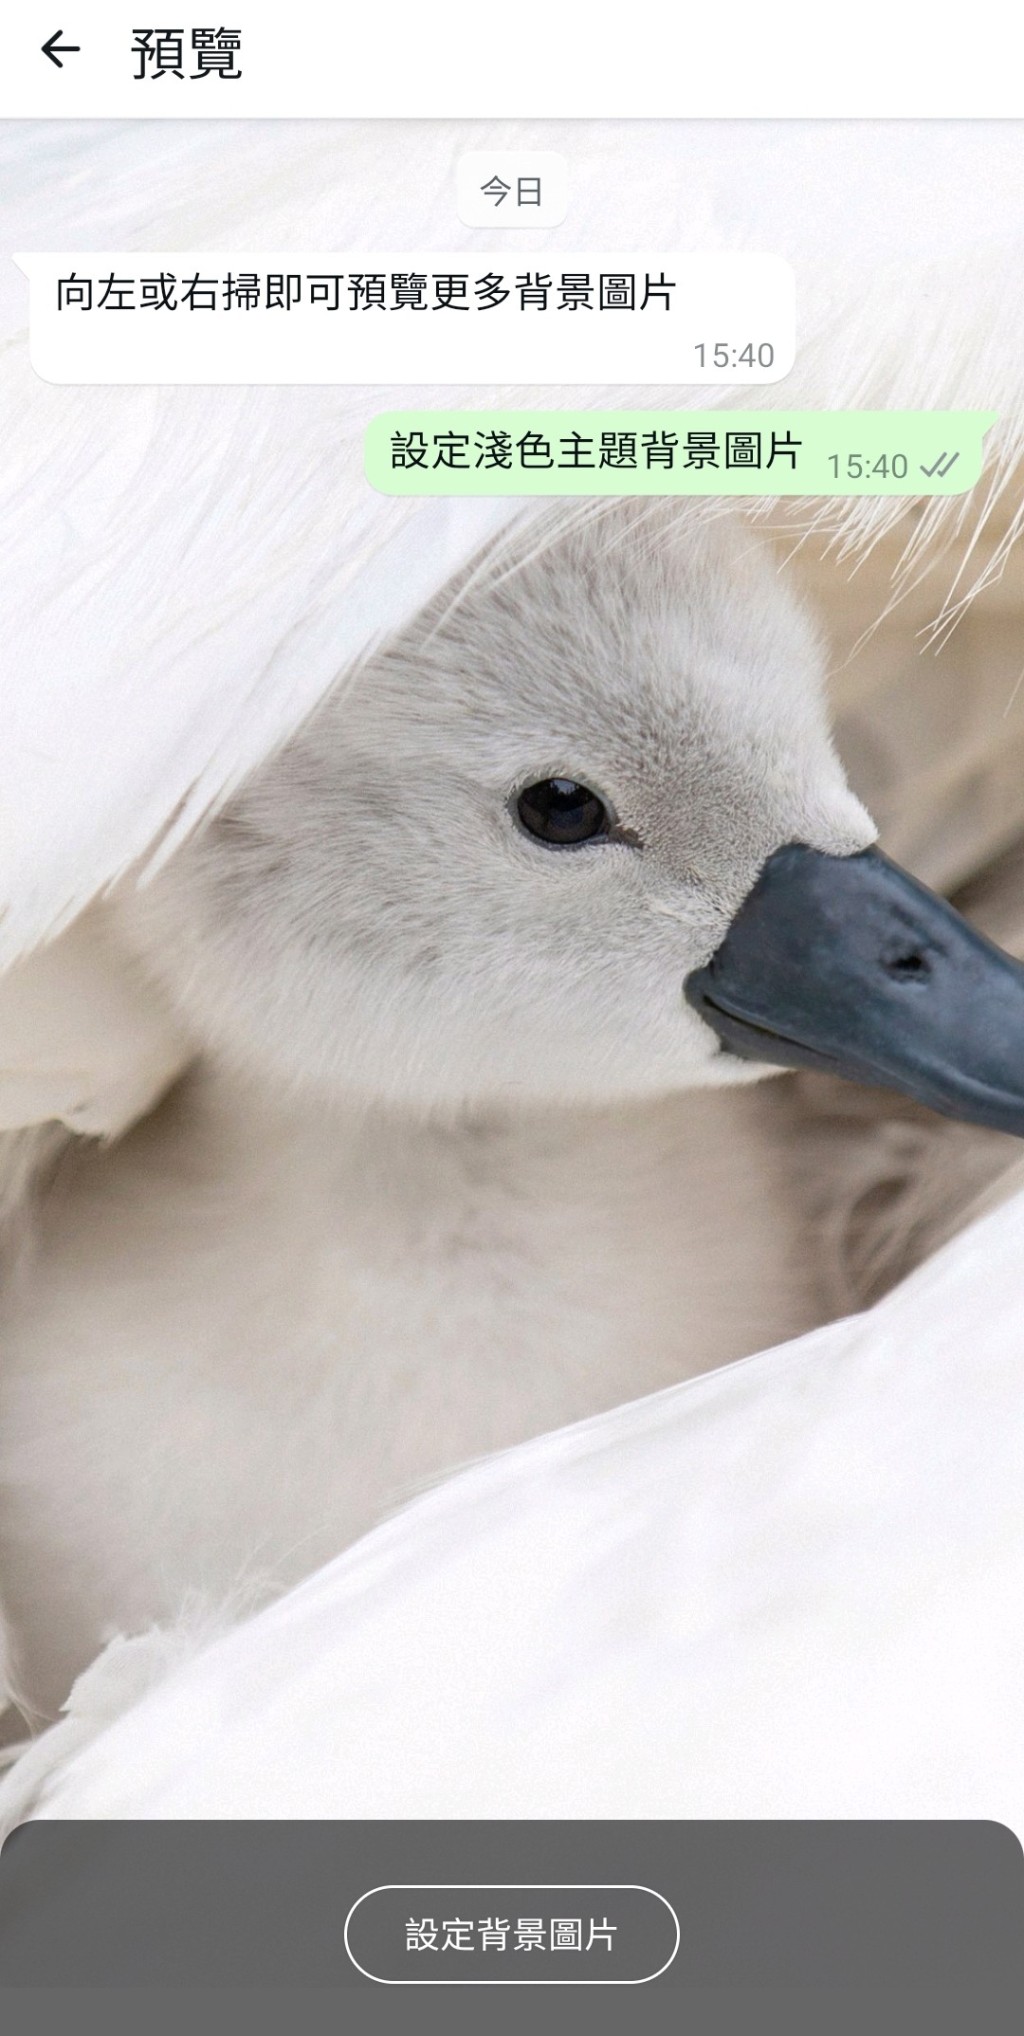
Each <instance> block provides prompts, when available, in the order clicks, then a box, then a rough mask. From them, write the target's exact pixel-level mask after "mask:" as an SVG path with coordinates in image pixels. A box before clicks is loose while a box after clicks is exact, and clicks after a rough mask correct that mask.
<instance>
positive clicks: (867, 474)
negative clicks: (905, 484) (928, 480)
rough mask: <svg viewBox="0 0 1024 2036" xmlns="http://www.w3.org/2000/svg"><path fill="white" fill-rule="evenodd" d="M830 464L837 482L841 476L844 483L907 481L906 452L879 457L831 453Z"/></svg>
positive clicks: (866, 454) (884, 454)
mask: <svg viewBox="0 0 1024 2036" xmlns="http://www.w3.org/2000/svg"><path fill="white" fill-rule="evenodd" d="M828 464H829V467H830V468H831V471H832V474H833V477H834V479H835V480H837V481H838V480H839V478H840V475H841V476H842V478H843V480H844V481H905V480H906V478H907V455H906V453H905V452H882V453H879V454H878V455H877V457H876V456H875V455H874V454H873V453H869V452H868V453H865V452H847V453H842V452H830V453H829V456H828Z"/></svg>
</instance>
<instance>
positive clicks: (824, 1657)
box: [0, 1193, 1024, 1830]
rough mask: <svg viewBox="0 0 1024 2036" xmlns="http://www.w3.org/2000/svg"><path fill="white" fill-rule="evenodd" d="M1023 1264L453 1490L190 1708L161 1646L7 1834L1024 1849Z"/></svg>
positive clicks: (80, 1733)
mask: <svg viewBox="0 0 1024 2036" xmlns="http://www.w3.org/2000/svg"><path fill="white" fill-rule="evenodd" d="M1022 1241H1024V1195H1022V1194H1020V1193H1018V1194H1017V1195H1016V1196H1015V1198H1014V1199H1013V1200H1012V1201H1010V1202H1009V1203H1008V1204H1007V1205H1006V1206H1005V1207H1003V1208H1002V1209H1000V1210H998V1211H997V1212H995V1213H994V1214H992V1215H990V1216H988V1217H987V1218H986V1219H984V1220H983V1221H982V1222H980V1223H978V1224H977V1225H975V1226H974V1227H973V1228H972V1229H971V1230H969V1231H968V1232H967V1233H966V1234H965V1235H963V1236H962V1237H960V1238H959V1239H958V1240H956V1241H955V1242H954V1243H953V1244H952V1245H950V1246H948V1247H947V1248H946V1249H945V1250H944V1251H943V1252H942V1253H941V1254H940V1255H939V1256H938V1257H937V1258H936V1259H934V1260H933V1261H932V1262H931V1263H930V1264H928V1265H927V1266H925V1267H924V1268H922V1269H921V1270H920V1271H919V1272H918V1273H917V1274H916V1275H915V1276H914V1277H913V1278H911V1279H910V1280H908V1281H907V1282H906V1283H905V1284H904V1285H903V1286H902V1287H901V1288H899V1289H898V1290H897V1291H896V1292H895V1293H893V1294H892V1295H891V1296H889V1298H888V1299H886V1300H885V1301H883V1302H881V1303H880V1304H878V1305H877V1306H876V1307H875V1308H874V1309H872V1310H871V1311H870V1313H869V1314H867V1315H864V1316H860V1317H854V1318H853V1319H851V1320H848V1321H845V1322H839V1323H835V1324H833V1325H831V1326H830V1327H828V1328H826V1329H823V1330H820V1331H818V1332H817V1333H816V1334H814V1335H812V1336H808V1337H804V1338H802V1339H801V1340H800V1341H799V1342H796V1343H792V1344H790V1345H788V1346H787V1347H785V1348H784V1349H781V1350H774V1351H769V1352H766V1353H765V1354H763V1355H761V1356H758V1357H756V1358H751V1359H749V1360H748V1361H747V1362H745V1363H743V1364H739V1365H733V1366H731V1367H729V1368H727V1369H726V1370H724V1371H720V1372H717V1373H714V1374H712V1375H711V1376H709V1377H706V1378H702V1379H699V1380H696V1381H694V1382H693V1383H691V1384H690V1385H686V1386H682V1387H677V1388H674V1389H672V1390H670V1391H668V1392H664V1393H660V1394H657V1395H655V1396H654V1397H652V1398H650V1399H647V1400H643V1401H639V1402H636V1403H634V1404H632V1405H629V1406H625V1407H620V1408H617V1409H616V1410H615V1411H614V1412H612V1413H609V1414H607V1415H604V1416H602V1417H601V1418H599V1419H597V1420H593V1421H589V1422H585V1423H583V1424H581V1425H580V1426H578V1427H575V1428H569V1429H565V1430H563V1431H561V1432H560V1433H557V1434H553V1435H548V1436H545V1437H543V1438H542V1439H541V1440H540V1441H538V1442H535V1443H532V1444H529V1445H527V1446H525V1447H523V1448H520V1449H518V1450H515V1451H512V1452H508V1453H506V1454H505V1455H503V1456H500V1457H497V1458H495V1459H493V1460H492V1461H491V1462H489V1463H487V1464H484V1465H482V1466H481V1467H480V1468H479V1469H476V1470H473V1471H470V1472H467V1473H466V1474H464V1475H462V1476H460V1477H458V1478H455V1479H453V1480H451V1481H450V1482H449V1483H448V1484H446V1485H445V1486H443V1487H442V1488H441V1489H440V1490H438V1491H436V1492H434V1493H432V1494H431V1495H430V1496H428V1497H425V1498H422V1499H420V1500H419V1501H417V1502H416V1503H415V1504H414V1505H412V1506H410V1507H409V1508H407V1510H406V1511H404V1512H403V1513H401V1514H399V1515H398V1517H397V1518H395V1519H394V1520H392V1521H390V1522H389V1523H388V1524H386V1525H384V1526H382V1527H380V1528H378V1529H377V1531H376V1532H375V1533H373V1534H371V1535H370V1536H369V1537H368V1538H367V1539H366V1540H364V1541H362V1542H361V1543H359V1544H358V1545H357V1546H356V1547H354V1548H353V1549H351V1550H350V1551H349V1553H348V1554H347V1555H345V1556H343V1557H342V1558H341V1559H340V1560H338V1561H336V1562H334V1563H332V1564H331V1565H329V1567H328V1568H326V1569H324V1570H322V1571H321V1572H320V1573H319V1574H318V1575H316V1576H314V1577H312V1578H311V1579H310V1580H309V1582H307V1583H306V1584H304V1585H302V1586H301V1587H300V1588H299V1589H297V1590H294V1591H292V1592H290V1593H289V1594H288V1596H286V1597H285V1598H283V1599H282V1600H281V1601H280V1602H279V1603H278V1604H277V1605H275V1606H273V1607H271V1608H270V1609H269V1610H267V1611H265V1612H263V1613H262V1614H261V1615H260V1616H259V1617H257V1618H256V1619H254V1620H252V1621H250V1622H249V1623H248V1624H242V1625H241V1626H239V1627H238V1628H237V1629H236V1630H234V1631H231V1632H229V1633H227V1634H226V1635H225V1636H224V1637H222V1638H220V1639H218V1640H214V1641H213V1642H212V1643H211V1644H208V1645H206V1646H200V1647H199V1649H198V1651H197V1652H196V1653H195V1657H194V1659H192V1660H191V1661H187V1662H186V1663H185V1664H184V1665H179V1666H178V1667H177V1668H176V1669H174V1670H173V1671H172V1673H171V1674H170V1675H169V1676H168V1678H167V1680H166V1681H163V1680H162V1677H163V1674H164V1671H165V1668H166V1652H165V1651H164V1652H163V1653H162V1652H161V1648H160V1644H159V1641H158V1640H157V1639H155V1638H154V1640H153V1641H152V1642H150V1643H148V1662H149V1666H148V1669H147V1643H145V1642H143V1643H140V1645H139V1648H138V1649H137V1651H136V1653H135V1656H134V1658H132V1657H130V1656H126V1655H122V1654H120V1653H117V1654H113V1655H112V1656H111V1657H110V1659H109V1661H108V1662H107V1663H106V1667H105V1668H104V1664H103V1663H102V1662H101V1663H100V1664H99V1665H98V1667H97V1668H96V1669H95V1670H93V1671H92V1672H91V1673H90V1675H89V1677H88V1678H87V1679H86V1682H85V1686H84V1688H83V1693H82V1699H81V1710H80V1709H79V1703H78V1700H77V1699H76V1698H73V1699H72V1702H71V1707H70V1709H71V1717H70V1719H69V1720H68V1721H67V1722H66V1723H65V1724H63V1725H61V1726H60V1727H58V1728H57V1729H56V1731H55V1732H54V1733H52V1734H51V1735H50V1737H49V1739H44V1740H42V1741H41V1742H40V1744H39V1746H38V1747H37V1748H36V1749H35V1752H34V1753H33V1754H31V1755H29V1756H28V1757H27V1760H26V1761H25V1762H24V1763H23V1766H22V1768H21V1769H20V1770H19V1769H17V1768H16V1769H15V1771H14V1774H13V1775H12V1777H11V1780H10V1782H9V1784H8V1787H7V1792H6V1796H5V1797H0V1809H2V1810H3V1812H4V1814H5V1815H7V1816H8V1817H11V1816H12V1815H20V1814H23V1812H24V1810H25V1809H26V1807H27V1806H28V1804H30V1803H31V1802H32V1800H33V1797H34V1795H35V1792H36V1791H37V1790H38V1789H41V1790H42V1795H41V1801H38V1802H37V1804H36V1809H35V1814H37V1815H42V1816H44V1817H158V1818H166V1817H304V1818H309V1817H312V1818H316V1817H709V1818H713V1817H810V1818H813V1817H857V1818H870V1817H919V1818H949V1817H953V1818H962V1817H992V1818H995V1819H998V1820H999V1821H1001V1822H1005V1823H1008V1824H1009V1825H1010V1826H1011V1828H1013V1827H1015V1828H1017V1829H1018V1830H1019V1829H1021V1828H1022V1827H1024V1751H1022V1744H1021V1731H1020V1719H1021V1705H1022V1696H1024V1689H1022V1662H1024V1609H1022V1608H1024V1589H1022V1584H1024V1574H1022V1550H1021V1534H1020V1492H1021V1486H1022V1478H1024V1446H1022V1430H1021V1422H1020V1404H1021V1388H1022V1383H1024V1331H1022V1326H1021V1325H1022V1314H1021V1246H1022ZM147 1675H149V1676H151V1677H152V1679H153V1680H154V1681H156V1683H157V1687H155V1688H154V1689H153V1690H152V1693H151V1694H149V1695H147V1696H146V1697H144V1699H143V1700H142V1701H141V1702H136V1701H135V1700H136V1698H137V1696H138V1688H139V1682H140V1680H142V1681H144V1680H145V1679H146V1678H147ZM126 1704H127V1705H128V1706H129V1708H128V1709H127V1712H126V1715H125V1716H124V1717H123V1718H121V1719H120V1721H119V1722H116V1723H114V1724H112V1725H111V1726H110V1728H109V1729H108V1730H106V1731H105V1732H102V1733H100V1735H99V1736H98V1737H96V1738H95V1741H94V1743H92V1744H90V1745H87V1746H85V1747H84V1748H82V1749H81V1750H77V1751H76V1750H75V1749H76V1743H78V1742H80V1741H81V1740H83V1739H87V1738H88V1737H89V1736H90V1735H91V1734H93V1733H94V1732H95V1730H96V1727H97V1724H98V1722H99V1721H100V1720H101V1719H102V1718H103V1717H104V1715H106V1716H107V1717H108V1718H109V1717H111V1716H112V1715H116V1713H117V1712H118V1711H119V1710H120V1709H122V1708H124V1706H125V1705H126ZM76 1713H77V1716H76ZM68 1753H70V1754H71V1756H72V1757H71V1758H70V1759H68V1760H67V1762H66V1765H64V1764H63V1763H64V1761H65V1756H66V1755H67V1754H68ZM48 1770H49V1773H48V1772H47V1771H48Z"/></svg>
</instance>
